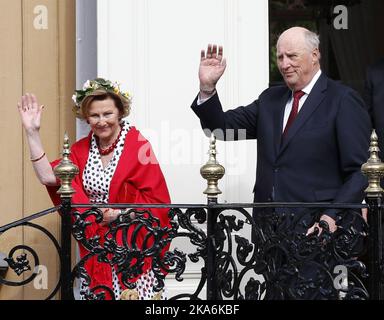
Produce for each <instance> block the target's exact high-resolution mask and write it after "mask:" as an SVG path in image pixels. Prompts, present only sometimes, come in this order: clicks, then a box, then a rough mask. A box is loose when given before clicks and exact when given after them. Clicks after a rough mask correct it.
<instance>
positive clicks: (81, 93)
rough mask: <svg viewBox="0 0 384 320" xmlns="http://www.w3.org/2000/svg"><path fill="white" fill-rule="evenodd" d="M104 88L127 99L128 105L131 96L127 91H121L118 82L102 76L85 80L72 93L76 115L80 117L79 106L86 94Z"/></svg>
mask: <svg viewBox="0 0 384 320" xmlns="http://www.w3.org/2000/svg"><path fill="white" fill-rule="evenodd" d="M99 89H102V90H105V91H107V92H112V93H115V94H117V95H119V96H120V97H121V98H123V99H125V100H127V101H128V105H129V106H130V105H131V102H132V96H131V95H130V94H129V93H128V92H123V91H121V89H120V84H119V83H118V82H111V81H109V80H106V79H103V78H96V79H94V80H87V81H86V82H85V83H84V85H83V89H82V90H75V93H74V95H73V96H72V100H73V102H74V103H75V106H74V108H73V110H74V112H75V113H76V116H77V117H81V113H80V106H81V103H82V102H83V100H84V98H85V97H86V96H88V95H89V94H90V93H92V92H93V91H95V90H99Z"/></svg>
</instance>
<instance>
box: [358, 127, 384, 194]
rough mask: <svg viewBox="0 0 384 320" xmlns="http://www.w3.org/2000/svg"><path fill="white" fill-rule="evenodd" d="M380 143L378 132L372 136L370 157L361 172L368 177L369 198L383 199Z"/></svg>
mask: <svg viewBox="0 0 384 320" xmlns="http://www.w3.org/2000/svg"><path fill="white" fill-rule="evenodd" d="M379 151H380V149H379V142H378V137H377V134H376V131H375V130H373V131H372V134H371V144H370V147H369V152H370V157H369V159H368V161H367V162H366V163H364V164H363V165H362V166H361V171H362V172H363V174H364V175H366V176H367V177H368V183H369V185H368V188H367V189H365V193H366V195H367V197H369V198H376V197H381V196H382V194H383V192H384V190H383V189H382V188H381V186H380V179H381V178H382V177H383V176H384V163H383V162H381V160H380V158H379Z"/></svg>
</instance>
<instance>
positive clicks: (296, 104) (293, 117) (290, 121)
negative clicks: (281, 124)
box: [283, 90, 305, 136]
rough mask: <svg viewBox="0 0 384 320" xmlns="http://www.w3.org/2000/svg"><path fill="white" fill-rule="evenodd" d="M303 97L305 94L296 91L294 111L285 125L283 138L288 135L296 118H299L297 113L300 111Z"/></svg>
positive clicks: (294, 94) (293, 104)
mask: <svg viewBox="0 0 384 320" xmlns="http://www.w3.org/2000/svg"><path fill="white" fill-rule="evenodd" d="M303 95H305V92H303V91H301V90H300V91H295V92H294V93H293V103H292V110H291V113H290V114H289V118H288V121H287V124H286V125H285V128H284V131H283V136H285V135H286V134H287V131H288V129H289V127H290V126H291V125H292V123H293V121H294V120H295V118H296V116H297V112H298V110H299V101H300V98H301V97H302V96H303Z"/></svg>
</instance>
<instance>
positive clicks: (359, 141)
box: [192, 74, 371, 217]
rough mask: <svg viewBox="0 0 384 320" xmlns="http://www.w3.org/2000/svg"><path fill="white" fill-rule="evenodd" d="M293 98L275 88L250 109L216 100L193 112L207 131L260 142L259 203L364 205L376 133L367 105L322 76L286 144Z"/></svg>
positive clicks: (256, 196) (262, 95) (348, 90)
mask: <svg viewBox="0 0 384 320" xmlns="http://www.w3.org/2000/svg"><path fill="white" fill-rule="evenodd" d="M290 95H291V91H290V90H289V89H288V88H287V87H286V86H278V87H271V88H269V89H267V90H265V91H264V92H263V93H262V94H261V95H260V96H259V98H258V100H256V101H254V102H253V103H251V104H250V105H248V106H245V107H238V108H236V109H234V110H229V111H227V112H223V110H222V107H221V103H220V101H219V97H218V95H217V94H216V95H214V96H213V97H212V98H210V99H209V100H208V101H206V102H204V103H203V104H201V105H199V106H197V98H196V99H195V101H194V102H193V104H192V109H193V111H194V112H195V113H196V115H197V116H198V117H199V118H200V120H201V125H202V127H203V128H208V129H210V130H214V129H218V128H219V129H222V130H226V129H234V130H235V131H236V130H238V129H246V138H247V139H257V170H256V183H255V187H254V193H255V194H254V201H255V202H268V201H278V202H280V201H283V202H296V201H299V202H318V201H319V202H321V201H323V202H328V201H329V202H341V203H360V202H361V201H362V199H363V198H364V189H365V187H366V186H367V179H366V178H365V177H364V176H363V175H362V173H361V171H360V167H361V165H362V164H363V163H364V162H366V160H367V159H368V148H369V139H370V132H371V123H370V119H369V115H368V113H367V111H366V109H365V108H364V104H363V101H362V99H361V98H360V97H359V96H358V94H357V93H356V92H354V91H353V90H352V89H350V88H348V87H346V86H343V85H341V84H339V83H336V82H335V81H333V80H331V79H329V78H327V77H326V76H325V75H324V74H322V75H321V76H320V78H319V79H318V81H317V82H316V84H315V86H314V87H313V89H312V91H311V93H310V95H309V96H308V97H307V100H306V101H305V103H304V105H303V107H302V109H301V110H300V112H299V114H298V116H297V118H296V120H295V121H294V123H293V124H292V126H291V127H290V129H289V130H288V133H287V135H286V137H285V138H284V141H281V134H282V127H283V115H284V108H285V105H286V103H287V101H288V99H289V98H290ZM228 137H229V136H228V135H226V136H224V139H228ZM219 138H220V137H218V139H219ZM239 138H241V137H239V136H236V135H235V137H234V139H239ZM327 214H329V215H330V216H333V217H335V211H332V212H331V211H329V212H327Z"/></svg>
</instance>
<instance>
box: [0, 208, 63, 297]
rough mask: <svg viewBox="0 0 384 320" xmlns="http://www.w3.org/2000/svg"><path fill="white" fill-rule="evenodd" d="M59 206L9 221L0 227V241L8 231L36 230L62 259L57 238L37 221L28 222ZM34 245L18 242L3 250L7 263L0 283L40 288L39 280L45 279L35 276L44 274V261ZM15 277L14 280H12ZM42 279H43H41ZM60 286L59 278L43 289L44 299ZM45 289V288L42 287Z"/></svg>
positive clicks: (53, 210)
mask: <svg viewBox="0 0 384 320" xmlns="http://www.w3.org/2000/svg"><path fill="white" fill-rule="evenodd" d="M59 209H60V207H55V208H51V209H48V210H44V211H42V212H39V213H36V214H34V215H32V216H30V217H27V218H24V219H21V220H20V221H17V222H14V223H10V224H8V225H5V226H3V227H1V228H0V243H1V239H2V238H3V239H4V238H5V236H6V235H7V234H8V233H10V232H12V231H13V232H20V231H22V230H23V228H25V227H27V228H31V229H33V230H37V231H39V232H41V233H43V234H44V235H45V236H46V238H47V240H48V241H49V242H50V243H51V244H52V245H53V247H54V248H55V251H56V254H57V257H58V259H59V261H61V259H62V251H61V246H60V244H59V242H58V240H57V239H56V238H55V237H54V236H53V234H52V233H51V232H50V231H49V230H47V229H46V228H44V227H42V226H40V225H39V224H37V223H33V222H30V221H32V220H36V219H38V218H40V217H43V216H46V215H48V214H52V213H54V212H56V211H58V210H59ZM37 245H38V244H34V245H26V244H18V245H14V246H13V247H12V248H11V249H9V250H8V252H5V253H6V254H5V255H6V257H5V258H4V261H5V262H6V263H7V265H8V270H7V272H6V274H5V275H4V276H3V275H2V276H0V285H2V286H10V287H20V286H27V285H31V284H33V285H34V286H35V288H36V287H38V288H36V289H37V290H40V291H43V290H41V289H42V288H40V287H39V286H41V283H40V282H43V283H44V282H45V280H47V279H42V280H41V281H40V279H37V276H44V277H45V276H46V275H45V274H44V275H43V269H42V268H43V267H44V268H46V266H45V263H44V261H43V260H42V259H41V258H40V257H39V250H38V249H35V248H34V246H37ZM1 250H4V246H3V244H2V245H1ZM15 278H16V280H14V279H15ZM36 280H38V281H37V282H38V284H37V285H36V284H35V283H34V281H36ZM43 280H44V281H43ZM60 286H61V280H60V279H59V280H58V281H57V282H56V284H55V285H54V286H53V289H51V290H49V289H48V290H47V291H45V290H44V291H43V292H44V293H45V292H47V293H46V299H47V300H49V299H52V298H53V297H54V296H55V295H56V294H57V292H58V291H59V289H60ZM43 289H46V288H43Z"/></svg>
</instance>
